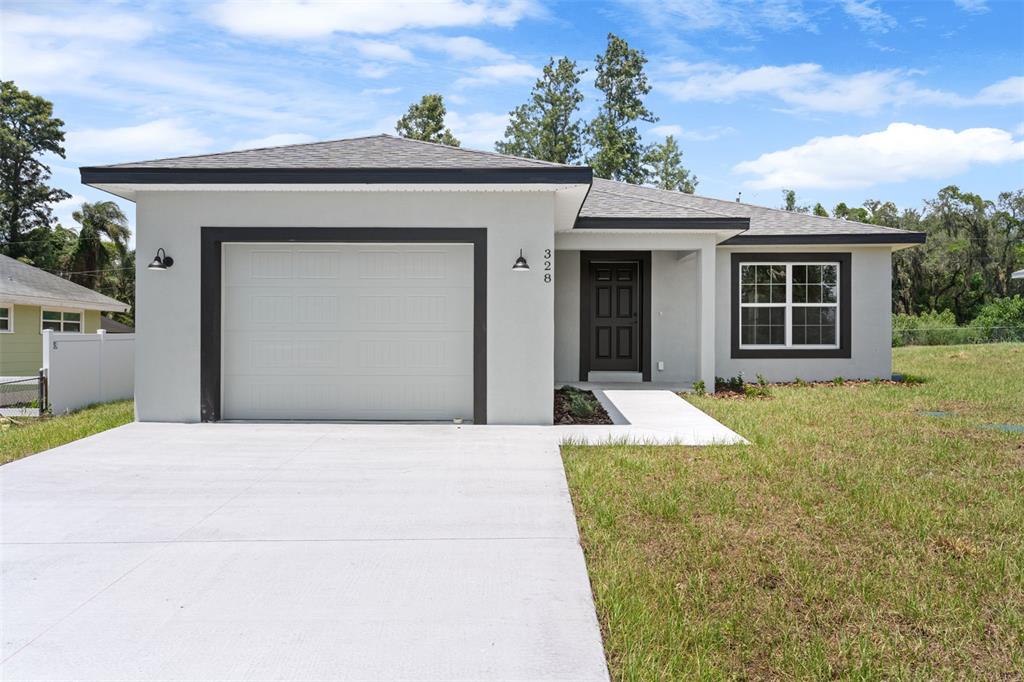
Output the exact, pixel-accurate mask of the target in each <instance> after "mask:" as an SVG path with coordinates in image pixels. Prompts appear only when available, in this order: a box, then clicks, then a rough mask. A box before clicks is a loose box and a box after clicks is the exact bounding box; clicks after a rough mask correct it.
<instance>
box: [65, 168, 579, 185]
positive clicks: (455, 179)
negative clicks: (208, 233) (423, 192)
mask: <svg viewBox="0 0 1024 682" xmlns="http://www.w3.org/2000/svg"><path fill="white" fill-rule="evenodd" d="M79 170H80V172H81V177H82V183H83V184H85V185H90V186H94V185H97V184H115V185H125V184H148V185H153V184H166V185H181V184H211V185H232V184H403V183H404V184H587V185H589V184H590V182H591V180H592V178H593V172H592V171H591V169H590V168H589V167H588V166H564V167H558V166H552V167H536V168H150V167H136V168H126V167H118V166H85V167H82V168H81V169H79Z"/></svg>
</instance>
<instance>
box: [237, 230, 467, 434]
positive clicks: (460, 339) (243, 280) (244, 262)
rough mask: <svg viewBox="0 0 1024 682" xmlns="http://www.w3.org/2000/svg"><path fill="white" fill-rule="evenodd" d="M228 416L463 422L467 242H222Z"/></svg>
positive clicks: (464, 408)
mask: <svg viewBox="0 0 1024 682" xmlns="http://www.w3.org/2000/svg"><path fill="white" fill-rule="evenodd" d="M223 258H224V269H223V282H224V305H223V313H222V363H221V364H222V374H223V376H222V393H223V414H224V417H225V418H227V419H401V420H406V419H451V418H455V417H458V418H462V419H470V418H471V417H472V412H473V410H472V406H473V315H472V311H473V278H472V274H473V249H472V246H470V245H437V246H435V245H410V244H405V245H397V244H396V245H392V244H381V245H374V244H330V245H320V244H225V246H224V250H223Z"/></svg>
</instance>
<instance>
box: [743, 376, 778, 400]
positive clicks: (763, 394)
mask: <svg viewBox="0 0 1024 682" xmlns="http://www.w3.org/2000/svg"><path fill="white" fill-rule="evenodd" d="M743 394H744V395H745V396H747V397H748V398H770V397H771V395H772V389H771V386H770V385H769V384H768V380H767V379H765V378H764V375H763V374H758V375H757V383H756V384H747V385H745V386H744V387H743Z"/></svg>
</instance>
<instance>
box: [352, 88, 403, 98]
mask: <svg viewBox="0 0 1024 682" xmlns="http://www.w3.org/2000/svg"><path fill="white" fill-rule="evenodd" d="M401 91H402V88H363V89H362V90H360V91H359V94H360V95H362V96H363V97H384V96H387V95H393V94H395V93H396V92H401Z"/></svg>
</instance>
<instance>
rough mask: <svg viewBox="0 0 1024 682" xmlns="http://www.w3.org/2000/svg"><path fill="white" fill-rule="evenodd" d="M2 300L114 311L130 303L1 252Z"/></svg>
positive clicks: (56, 306)
mask: <svg viewBox="0 0 1024 682" xmlns="http://www.w3.org/2000/svg"><path fill="white" fill-rule="evenodd" d="M0 303H14V304H21V305H38V306H53V307H55V308H82V309H83V310H112V311H117V312H124V311H126V310H128V308H129V307H130V306H128V305H126V304H124V303H121V301H118V300H115V299H113V298H111V297H109V296H104V295H103V294H101V293H99V292H97V291H93V290H92V289H87V288H86V287H83V286H81V285H79V284H75V283H74V282H71V281H68V280H66V279H64V278H63V277H58V276H57V275H52V274H50V273H49V272H45V271H43V270H40V269H39V268H34V267H32V266H31V265H26V264H25V263H22V262H21V261H18V260H15V259H13V258H10V257H8V256H2V255H0Z"/></svg>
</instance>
